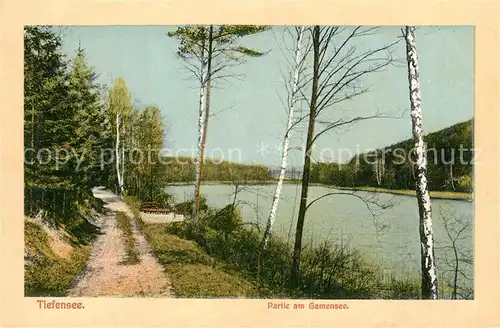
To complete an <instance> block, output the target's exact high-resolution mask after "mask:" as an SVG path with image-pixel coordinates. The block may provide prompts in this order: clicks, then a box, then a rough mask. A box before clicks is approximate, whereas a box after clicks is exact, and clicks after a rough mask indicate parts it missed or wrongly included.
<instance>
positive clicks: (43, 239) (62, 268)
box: [24, 219, 91, 296]
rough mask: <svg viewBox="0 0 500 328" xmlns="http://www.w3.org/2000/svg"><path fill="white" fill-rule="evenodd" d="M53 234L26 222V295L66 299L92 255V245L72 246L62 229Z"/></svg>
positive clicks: (34, 223) (30, 221)
mask: <svg viewBox="0 0 500 328" xmlns="http://www.w3.org/2000/svg"><path fill="white" fill-rule="evenodd" d="M52 231H53V232H54V233H50V232H52ZM52 231H51V230H48V229H44V228H43V227H42V226H41V225H40V224H39V223H37V222H34V221H32V220H30V219H26V220H25V222H24V241H25V253H27V254H25V266H24V294H25V296H64V295H65V293H66V291H67V290H68V288H69V287H70V285H71V283H72V282H73V280H74V279H75V277H76V276H77V275H78V274H79V273H81V272H82V271H83V270H84V268H85V264H86V262H87V259H88V258H89V256H90V252H91V246H90V245H80V246H72V245H71V244H70V243H69V242H68V240H65V238H63V237H62V236H63V235H62V232H61V230H59V231H56V230H52ZM49 233H50V234H51V235H50V236H49ZM59 234H60V235H61V237H60V236H59ZM68 238H70V236H68ZM73 244H75V243H73ZM26 258H28V260H27V261H26ZM26 262H27V263H26Z"/></svg>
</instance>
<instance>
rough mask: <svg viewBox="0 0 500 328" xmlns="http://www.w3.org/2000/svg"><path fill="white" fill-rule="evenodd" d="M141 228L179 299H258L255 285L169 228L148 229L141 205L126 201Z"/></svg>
mask: <svg viewBox="0 0 500 328" xmlns="http://www.w3.org/2000/svg"><path fill="white" fill-rule="evenodd" d="M126 201H127V204H128V205H129V207H130V208H131V209H132V211H133V213H134V217H135V219H136V222H137V225H138V227H139V228H140V229H141V231H142V233H143V234H144V236H145V237H146V240H147V241H148V243H149V244H150V245H151V247H152V248H153V250H154V254H155V256H156V258H157V259H158V262H159V263H160V264H161V265H162V266H163V267H164V268H165V271H166V272H167V274H168V276H169V278H170V281H171V283H172V288H173V290H174V293H175V295H176V296H177V297H256V296H257V295H258V289H257V287H256V285H255V284H254V283H252V282H251V281H248V280H247V279H245V278H244V277H242V276H241V275H240V274H239V273H238V272H237V271H235V270H231V269H230V268H228V267H227V266H226V265H225V264H224V263H223V262H221V261H218V260H217V259H215V258H213V257H211V256H209V255H208V254H207V253H206V252H205V251H204V250H203V249H202V248H201V247H200V246H199V245H198V244H197V243H196V242H194V241H192V240H186V239H183V238H180V237H179V236H176V235H174V234H171V233H169V232H168V229H167V228H168V224H153V225H145V224H144V223H143V222H142V220H141V218H140V213H139V211H138V209H139V202H138V201H137V200H136V199H134V198H131V197H127V198H126Z"/></svg>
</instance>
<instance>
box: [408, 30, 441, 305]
mask: <svg viewBox="0 0 500 328" xmlns="http://www.w3.org/2000/svg"><path fill="white" fill-rule="evenodd" d="M403 34H404V37H405V40H406V59H407V63H408V83H409V90H410V106H411V122H412V133H413V141H414V149H415V157H416V158H415V159H416V161H415V164H414V166H415V171H416V184H415V187H416V194H417V203H418V212H419V231H420V254H421V255H420V258H421V270H422V297H423V298H425V299H437V298H438V288H437V272H436V260H435V256H434V234H433V231H432V208H431V199H430V197H429V190H428V187H427V154H426V147H425V144H424V131H423V120H422V106H421V97H420V76H419V65H418V57H417V48H416V45H415V27H414V26H406V28H405V31H404V32H403Z"/></svg>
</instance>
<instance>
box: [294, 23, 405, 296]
mask: <svg viewBox="0 0 500 328" xmlns="http://www.w3.org/2000/svg"><path fill="white" fill-rule="evenodd" d="M377 29H378V28H377V27H362V26H357V27H349V26H346V27H341V26H318V25H316V26H314V27H312V28H311V29H310V30H311V34H312V43H313V56H312V57H313V67H312V70H313V74H312V86H311V96H310V98H309V115H308V116H307V117H308V119H309V120H308V127H307V136H306V143H305V149H304V162H303V171H302V188H301V196H300V206H299V214H298V218H297V226H296V232H295V245H294V255H293V263H292V271H291V281H290V282H291V287H296V286H297V285H298V283H299V272H300V271H299V269H300V255H301V251H302V235H303V229H304V222H305V216H306V211H307V210H308V208H309V207H310V206H311V205H313V204H314V203H316V202H317V201H319V200H320V199H322V198H324V197H327V196H332V195H349V196H354V197H357V198H358V199H359V200H361V201H363V202H364V203H365V204H366V205H367V207H369V205H376V206H379V207H386V206H387V205H384V204H380V203H378V202H377V201H376V200H373V199H365V198H363V197H361V196H359V195H356V194H354V193H353V192H351V193H349V192H331V193H327V194H325V195H322V196H320V197H318V198H316V199H315V200H312V201H310V202H308V189H309V180H310V173H311V172H310V171H311V163H312V150H313V146H314V145H315V143H316V142H317V141H318V139H319V138H320V137H321V136H324V135H326V134H327V133H328V132H329V131H331V130H333V129H336V128H339V127H342V126H352V125H353V124H355V123H357V122H360V121H363V120H368V119H375V118H389V117H391V116H388V115H385V114H383V113H380V112H379V111H378V110H377V111H376V113H374V114H373V115H365V116H361V115H355V114H354V115H352V116H350V117H348V116H345V115H344V111H342V110H338V111H328V109H331V108H332V107H340V105H341V104H342V103H343V102H346V101H349V100H351V99H353V98H355V97H357V96H359V95H362V94H364V93H366V92H367V91H369V88H367V87H364V86H363V85H362V82H363V78H364V77H365V76H366V75H369V74H373V73H377V72H381V71H383V70H384V69H385V68H386V67H388V66H389V65H391V64H393V63H394V61H395V60H394V58H393V57H392V49H393V46H394V45H395V44H396V43H397V42H398V41H394V42H390V43H388V44H382V45H381V46H379V47H374V48H371V49H367V50H360V49H358V47H356V42H360V41H359V40H360V39H363V38H365V37H369V36H371V35H374V34H375V33H376V32H377ZM325 113H327V115H325ZM316 125H318V126H319V129H316ZM368 209H369V210H370V211H371V209H370V208H368ZM371 213H372V212H371ZM372 214H373V213H372Z"/></svg>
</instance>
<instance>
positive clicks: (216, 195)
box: [167, 184, 474, 285]
mask: <svg viewBox="0 0 500 328" xmlns="http://www.w3.org/2000/svg"><path fill="white" fill-rule="evenodd" d="M240 188H242V189H243V190H241V191H240V192H239V193H238V197H237V199H238V202H239V203H240V206H239V208H240V210H241V212H242V214H243V216H244V219H245V220H246V221H247V222H257V223H259V224H261V225H265V222H266V220H267V217H268V215H269V210H270V207H271V200H272V195H273V193H274V189H275V186H274V185H261V186H240ZM234 191H235V187H234V186H232V185H202V187H201V193H202V195H204V196H205V197H206V198H207V202H208V204H209V206H213V207H223V206H225V205H227V204H228V203H231V202H232V201H233V197H234ZM167 192H169V193H170V194H172V195H173V196H174V197H175V198H176V200H177V201H184V200H189V199H191V197H192V195H193V186H191V185H189V186H188V185H183V186H169V187H167ZM331 192H344V193H346V192H348V191H345V190H344V191H341V190H335V189H332V188H327V187H318V186H312V187H310V188H309V197H308V199H309V202H310V201H312V200H314V199H316V198H317V197H320V196H322V195H324V194H326V193H331ZM356 194H357V195H359V196H361V197H363V198H367V199H369V201H370V202H372V203H373V202H376V203H378V204H385V205H387V204H390V205H391V207H389V208H386V209H381V208H379V207H377V206H376V205H370V206H369V207H370V209H369V208H367V205H366V204H365V203H364V202H363V201H362V200H360V199H359V198H356V197H353V196H351V195H334V196H328V197H325V198H323V199H321V200H319V201H317V202H315V203H314V204H313V205H312V206H311V207H310V208H309V209H308V211H307V214H306V220H305V224H304V235H303V243H304V244H305V243H320V242H323V241H325V240H330V241H332V242H335V243H339V244H341V243H342V244H348V246H349V247H350V248H351V249H357V250H359V251H360V252H361V253H362V254H363V256H364V257H366V258H368V259H369V260H372V261H374V262H375V263H377V264H379V265H381V266H382V267H383V268H384V270H386V273H392V274H394V275H396V276H402V275H404V276H408V275H410V276H418V275H419V272H420V243H419V232H418V229H419V226H418V207H417V201H416V198H415V197H413V196H402V195H392V194H387V193H371V192H357V193H356ZM299 198H300V185H296V184H285V185H284V186H283V190H282V195H281V199H280V203H279V208H278V215H277V218H276V221H275V224H274V227H273V233H275V234H279V235H281V236H283V237H284V238H288V237H289V236H290V242H291V243H293V238H294V237H293V235H294V233H295V221H296V220H297V214H298V208H299ZM432 209H433V228H434V237H435V240H436V251H435V253H436V254H435V255H436V258H437V261H438V262H437V264H438V273H440V271H442V272H444V271H445V269H448V268H447V267H445V266H446V265H445V263H444V257H445V254H446V253H445V252H444V251H443V250H442V249H441V247H443V246H447V245H450V244H451V243H450V240H449V239H448V237H447V234H446V230H445V228H444V223H443V217H447V218H449V220H452V219H453V217H461V218H464V219H468V220H470V221H471V227H470V228H469V229H467V230H466V231H465V232H464V233H463V239H461V240H460V241H459V245H460V249H461V250H463V251H470V252H472V250H473V219H474V218H473V211H474V206H473V202H469V201H460V200H443V199H433V200H432ZM372 212H373V215H372ZM472 254H473V252H472ZM447 257H448V259H449V260H451V259H452V257H450V256H447ZM440 268H441V270H440ZM466 271H467V273H468V274H469V275H471V276H472V273H473V268H472V266H470V267H469V268H468V269H467V270H466ZM470 284H471V285H472V282H470ZM468 285H469V284H468Z"/></svg>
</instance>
